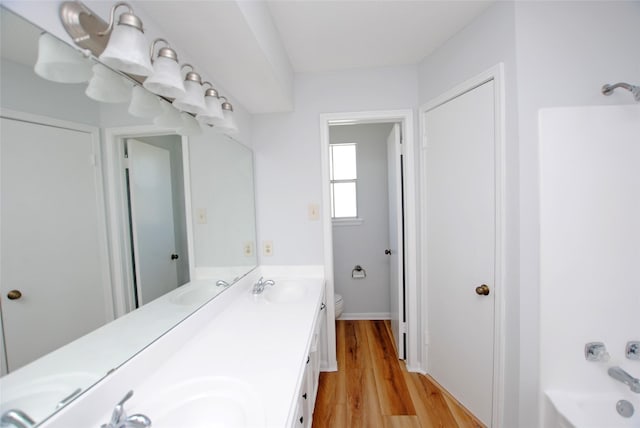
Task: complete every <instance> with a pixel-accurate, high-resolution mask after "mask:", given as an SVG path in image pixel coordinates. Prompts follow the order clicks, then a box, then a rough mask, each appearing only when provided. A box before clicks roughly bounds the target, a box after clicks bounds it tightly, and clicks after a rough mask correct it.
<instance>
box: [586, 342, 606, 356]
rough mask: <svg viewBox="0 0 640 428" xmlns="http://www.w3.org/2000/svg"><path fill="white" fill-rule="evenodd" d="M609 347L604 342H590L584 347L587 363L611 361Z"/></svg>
mask: <svg viewBox="0 0 640 428" xmlns="http://www.w3.org/2000/svg"><path fill="white" fill-rule="evenodd" d="M609 357H610V356H609V353H608V352H607V347H606V346H604V343H602V342H589V343H587V344H586V345H584V358H585V359H586V360H587V361H609Z"/></svg>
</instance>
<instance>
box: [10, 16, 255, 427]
mask: <svg viewBox="0 0 640 428" xmlns="http://www.w3.org/2000/svg"><path fill="white" fill-rule="evenodd" d="M0 18H1V20H2V21H1V22H0V31H1V34H0V42H1V43H2V45H1V47H0V49H1V50H0V53H1V62H0V76H1V78H0V85H1V86H0V107H1V108H2V110H1V113H2V114H1V116H2V117H1V119H0V120H1V121H2V122H1V124H0V162H1V163H0V174H1V178H0V180H1V181H0V185H1V189H0V190H1V193H0V196H1V199H2V200H1V201H0V202H1V212H0V216H1V217H0V218H1V222H0V226H1V231H0V235H1V242H0V244H1V248H0V257H1V260H0V263H1V265H2V269H1V271H0V302H1V306H0V309H1V311H2V312H1V315H2V316H1V317H0V332H1V333H2V338H1V339H2V340H0V347H1V349H0V355H1V357H2V358H1V362H0V368H1V369H2V375H3V377H2V378H1V379H0V390H1V395H0V400H1V401H0V412H1V413H2V414H4V413H5V412H7V411H8V410H11V409H19V410H21V411H23V412H25V413H26V414H27V415H29V416H30V417H31V418H32V419H34V420H35V421H36V422H40V421H42V420H44V419H46V418H47V417H48V416H50V415H51V414H52V413H54V412H55V411H56V410H57V409H58V408H60V407H62V406H64V405H65V404H67V403H69V402H71V401H72V400H73V399H74V398H76V397H77V396H79V395H81V394H82V393H83V392H84V391H86V390H87V389H88V388H89V387H90V386H91V385H93V384H94V383H95V382H97V381H99V380H100V379H101V378H103V377H104V376H105V375H106V374H107V373H109V372H110V371H112V370H113V369H116V368H117V367H118V366H120V365H121V364H122V363H124V362H125V361H126V360H128V359H129V358H131V357H132V356H133V355H135V354H136V353H137V352H139V351H140V350H142V349H143V348H144V347H145V346H147V345H148V344H149V343H151V342H152V341H154V340H155V339H157V338H158V337H159V336H160V335H162V334H163V333H164V332H166V331H167V330H168V329H170V328H172V327H173V326H175V325H176V324H177V323H179V322H180V321H181V320H183V319H184V318H185V317H187V316H189V314H191V313H192V312H193V311H194V310H196V309H197V308H198V307H200V306H201V305H202V304H204V303H205V302H206V301H208V300H209V299H211V298H212V297H215V295H217V294H218V293H219V292H220V291H222V290H224V289H225V285H224V284H232V283H233V282H234V281H235V280H237V279H238V278H240V277H242V276H243V275H245V274H246V273H247V272H249V271H250V270H251V269H253V268H254V267H255V265H256V256H255V251H254V247H255V209H254V195H253V165H252V153H251V151H250V150H249V149H248V148H246V147H245V146H243V145H242V144H239V143H237V142H235V141H233V140H232V139H230V138H229V137H227V136H224V135H222V134H219V133H217V132H214V130H212V129H210V128H208V127H206V129H205V132H204V133H203V134H202V135H199V136H194V137H189V139H188V142H187V139H186V138H183V137H180V136H178V135H176V134H175V130H171V129H167V128H158V127H154V125H153V123H154V117H152V115H150V114H146V113H145V114H141V115H137V116H138V117H132V116H130V115H129V114H127V108H128V104H127V103H123V102H121V103H113V104H112V103H109V104H107V103H102V102H97V101H95V100H94V99H91V98H89V97H88V96H87V95H86V91H87V86H88V83H87V81H86V80H87V78H91V74H92V73H91V72H89V73H87V71H86V70H87V69H88V70H91V69H92V68H93V67H94V65H93V63H92V62H91V60H88V59H86V58H84V57H82V56H81V55H79V54H78V52H77V51H75V50H73V49H71V50H67V51H66V53H65V54H64V55H61V56H60V55H58V56H54V58H63V59H65V63H64V64H54V65H55V67H53V68H52V67H49V68H47V67H46V66H47V65H48V66H51V65H52V64H50V62H51V61H50V60H49V64H42V63H41V64H40V66H39V67H38V73H37V74H36V73H35V72H34V64H35V63H36V58H37V56H38V44H39V43H40V44H48V45H53V46H54V47H55V49H58V50H60V49H62V51H64V50H65V48H69V47H68V46H67V45H65V44H64V43H62V42H60V41H59V40H57V39H55V38H53V37H51V36H49V35H45V36H44V37H41V33H42V31H41V30H40V29H38V28H36V27H34V26H33V25H31V24H30V23H28V22H26V21H24V20H23V19H22V18H20V17H18V16H16V15H14V14H13V13H11V12H10V11H7V10H6V9H4V8H3V7H0ZM69 53H71V54H69ZM74 55H75V57H74ZM50 58H51V57H50ZM44 59H45V60H46V59H47V58H44ZM69 63H77V64H80V65H79V66H80V67H84V68H83V70H84V71H82V72H81V71H78V73H77V75H72V74H71V73H70V72H67V71H60V70H65V68H64V67H66V66H68V65H69ZM98 68H99V69H100V70H101V71H100V72H99V73H101V74H100V78H101V79H107V80H109V79H113V77H112V75H106V74H102V73H104V70H107V71H109V72H111V71H110V70H108V69H106V68H104V67H102V66H98ZM83 73H84V74H83ZM41 76H47V78H48V80H45V79H43V78H42V77H41ZM65 76H66V77H67V78H68V80H66V81H67V82H76V83H56V82H54V81H58V82H59V81H61V80H62V81H65ZM87 76H88V77H87ZM106 76H111V77H106ZM121 77H122V75H116V78H117V79H121ZM77 82H81V83H77ZM82 82H83V83H82ZM126 84H127V85H129V86H128V88H129V89H128V92H129V95H128V96H130V95H131V88H133V83H131V82H130V81H126ZM138 88H139V86H138V87H136V91H138V90H139V89H138ZM90 93H92V92H91V91H90ZM104 94H105V92H104V91H103V92H102V95H103V96H104ZM144 95H146V93H145V94H143V95H142V98H146V100H147V102H148V100H149V97H144ZM128 96H127V97H128ZM138 96H140V94H138ZM151 99H152V100H153V98H151ZM155 99H157V98H155ZM119 101H123V99H122V98H120V99H119ZM158 102H159V104H160V105H162V104H167V103H166V102H165V101H158ZM151 104H153V103H151ZM156 111H157V112H162V111H163V110H162V109H156ZM139 116H144V118H140V117H139ZM123 129H126V130H123ZM109 136H111V137H109ZM111 155H115V156H111ZM125 156H126V159H125ZM111 158H113V159H117V160H115V161H114V160H110V159H111ZM185 201H190V204H189V205H187V204H186V203H185ZM190 248H191V250H190ZM183 284H184V285H183ZM136 308H139V309H136Z"/></svg>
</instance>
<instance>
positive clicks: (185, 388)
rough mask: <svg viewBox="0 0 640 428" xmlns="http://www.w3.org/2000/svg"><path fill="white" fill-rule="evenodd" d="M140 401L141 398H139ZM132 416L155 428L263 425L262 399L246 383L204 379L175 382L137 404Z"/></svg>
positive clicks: (231, 379) (221, 379)
mask: <svg viewBox="0 0 640 428" xmlns="http://www.w3.org/2000/svg"><path fill="white" fill-rule="evenodd" d="M139 398H140V399H141V400H143V397H142V395H140V396H139ZM131 411H132V412H131V413H143V414H145V415H147V416H148V417H149V418H150V419H151V421H152V422H153V427H154V428H162V427H165V428H175V427H189V428H222V427H224V428H245V427H247V428H248V427H261V426H265V411H264V407H263V405H262V399H261V398H260V396H259V395H258V394H257V393H256V392H255V390H254V388H253V387H252V386H251V385H249V384H248V383H246V382H243V381H240V380H237V379H234V378H230V377H224V376H220V377H204V378H197V379H191V380H187V381H183V382H180V383H178V384H177V385H175V386H173V387H171V388H169V389H166V390H164V391H163V392H161V393H160V394H158V395H155V396H154V399H153V400H152V401H140V404H139V405H136V406H132V407H131Z"/></svg>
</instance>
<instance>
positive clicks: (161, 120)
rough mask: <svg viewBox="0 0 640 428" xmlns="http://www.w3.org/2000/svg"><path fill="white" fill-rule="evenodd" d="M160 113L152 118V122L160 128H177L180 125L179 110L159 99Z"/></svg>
mask: <svg viewBox="0 0 640 428" xmlns="http://www.w3.org/2000/svg"><path fill="white" fill-rule="evenodd" d="M160 106H161V108H162V114H161V115H160V116H157V117H156V118H155V119H153V123H154V124H155V125H157V126H160V127H162V128H169V129H178V128H181V127H182V118H181V117H180V112H179V111H178V109H176V108H175V107H174V106H173V105H171V104H170V103H168V102H166V101H160Z"/></svg>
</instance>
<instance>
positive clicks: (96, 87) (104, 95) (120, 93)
mask: <svg viewBox="0 0 640 428" xmlns="http://www.w3.org/2000/svg"><path fill="white" fill-rule="evenodd" d="M84 93H85V94H86V95H87V96H88V97H89V98H91V99H94V100H96V101H100V102H103V103H127V102H129V100H130V99H131V83H130V82H129V81H128V80H127V79H126V78H125V77H124V76H121V75H119V74H118V73H116V72H115V71H113V70H110V69H109V68H107V67H105V66H104V65H102V64H95V65H94V66H93V77H91V80H89V85H88V86H87V89H86V90H85V91H84Z"/></svg>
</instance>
